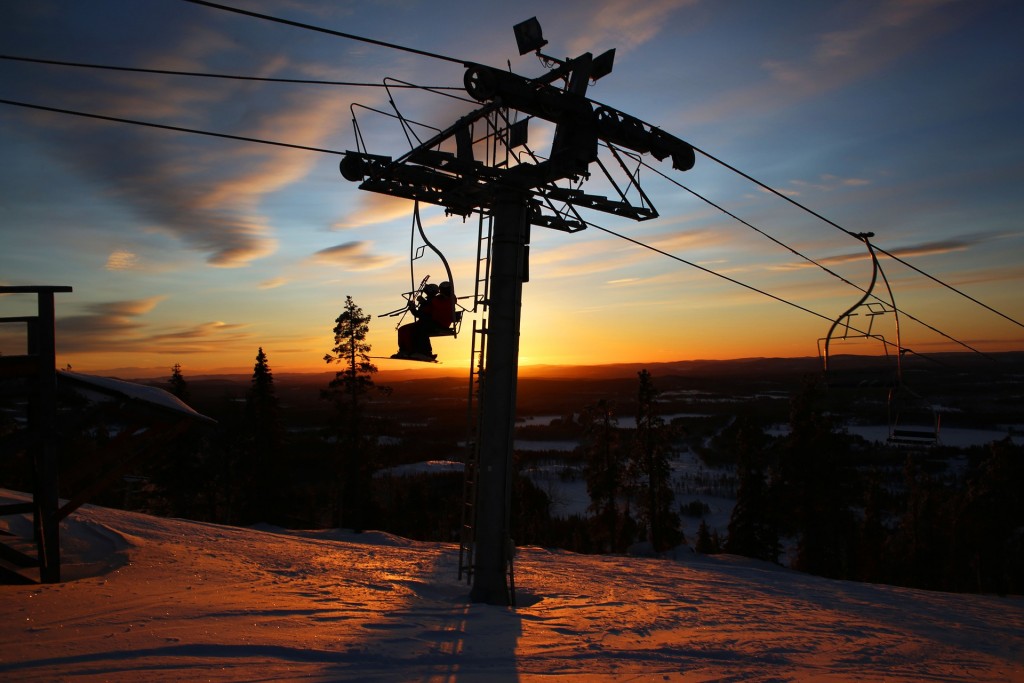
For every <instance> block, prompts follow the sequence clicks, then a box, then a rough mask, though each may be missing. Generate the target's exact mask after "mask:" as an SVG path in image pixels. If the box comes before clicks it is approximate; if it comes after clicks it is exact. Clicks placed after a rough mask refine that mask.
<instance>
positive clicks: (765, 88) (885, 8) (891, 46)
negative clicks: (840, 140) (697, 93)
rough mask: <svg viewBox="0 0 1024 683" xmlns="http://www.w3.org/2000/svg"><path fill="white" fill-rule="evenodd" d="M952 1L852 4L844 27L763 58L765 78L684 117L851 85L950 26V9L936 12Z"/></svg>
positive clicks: (717, 116)
mask: <svg viewBox="0 0 1024 683" xmlns="http://www.w3.org/2000/svg"><path fill="white" fill-rule="evenodd" d="M952 2H954V0H892V1H890V2H879V3H870V4H869V3H860V4H857V5H855V7H856V10H857V11H859V12H860V13H859V14H853V13H850V12H846V13H843V14H842V15H841V20H842V21H843V22H844V24H843V28H841V29H838V30H823V31H821V32H820V33H819V34H818V35H817V36H816V37H815V38H814V39H813V40H810V41H808V42H807V44H806V48H805V49H804V51H803V52H802V53H800V54H797V55H796V56H788V57H786V58H784V59H783V58H765V59H763V60H762V61H761V64H760V66H761V69H762V72H763V73H764V74H765V75H766V76H767V77H768V78H767V79H764V80H760V81H757V82H754V83H751V84H749V85H747V86H745V87H742V88H738V89H736V90H733V91H731V92H729V93H726V94H724V95H722V96H719V97H718V98H716V99H714V100H712V101H709V102H708V103H706V104H703V105H701V106H699V107H696V108H694V109H692V110H690V111H688V112H686V118H687V120H688V121H689V122H690V123H691V124H693V123H697V122H701V123H703V122H711V121H719V120H721V119H722V118H723V117H724V116H727V115H729V114H732V113H735V112H737V111H749V110H756V111H759V112H762V113H764V112H766V111H768V110H770V109H774V108H781V107H790V106H794V105H796V104H798V103H799V102H801V101H803V100H805V99H808V98H812V97H817V96H820V95H822V94H824V93H828V92H832V91H835V90H838V89H841V88H843V87H845V86H847V85H849V84H851V83H855V82H857V81H859V80H861V79H863V78H864V77H865V76H868V75H870V74H873V73H876V72H878V71H880V70H882V69H884V68H885V67H887V66H888V65H889V64H891V63H893V62H894V61H896V60H898V59H900V58H901V57H903V56H904V55H906V54H909V53H912V52H913V51H914V50H916V49H918V48H919V47H920V46H921V45H922V44H923V43H925V42H926V41H928V40H931V39H933V38H935V37H936V36H939V35H941V34H942V33H944V32H946V31H948V30H950V29H951V28H954V26H953V22H954V21H955V20H956V19H955V16H954V13H950V12H939V11H938V10H939V9H941V8H943V7H945V6H947V5H950V4H951V3H952ZM825 16H828V15H827V14H826V15H825ZM834 16H836V17H839V16H840V15H838V14H836V15H834ZM836 21H837V23H838V21H839V19H838V18H837V20H836Z"/></svg>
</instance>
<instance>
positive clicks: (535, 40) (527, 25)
mask: <svg viewBox="0 0 1024 683" xmlns="http://www.w3.org/2000/svg"><path fill="white" fill-rule="evenodd" d="M512 30H513V31H514V32H515V34H516V45H518V46H519V54H521V55H525V54H526V53H527V52H539V51H540V49H541V48H542V47H544V46H545V45H547V44H548V41H546V40H544V32H543V31H542V30H541V28H540V22H539V21H537V17H530V18H529V19H527V20H526V21H522V22H519V23H518V24H516V25H515V26H513V27H512Z"/></svg>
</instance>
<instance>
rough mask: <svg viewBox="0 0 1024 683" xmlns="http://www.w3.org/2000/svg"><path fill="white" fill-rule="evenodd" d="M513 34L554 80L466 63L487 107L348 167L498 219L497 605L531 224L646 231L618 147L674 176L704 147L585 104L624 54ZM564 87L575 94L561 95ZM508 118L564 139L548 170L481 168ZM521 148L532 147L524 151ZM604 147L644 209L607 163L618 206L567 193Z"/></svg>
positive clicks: (489, 588) (506, 577)
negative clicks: (638, 224)
mask: <svg viewBox="0 0 1024 683" xmlns="http://www.w3.org/2000/svg"><path fill="white" fill-rule="evenodd" d="M514 30H515V33H516V40H517V43H518V46H519V52H520V54H521V55H525V54H526V53H527V52H536V54H537V56H538V57H540V58H541V59H542V60H543V61H544V62H545V63H546V64H549V65H554V68H553V69H552V70H551V71H549V72H547V73H546V74H544V75H542V76H540V77H538V78H533V79H530V78H526V77H523V76H519V75H517V74H514V73H511V72H508V71H503V70H500V69H494V68H491V67H487V66H483V65H480V64H474V63H466V64H465V66H466V73H465V77H464V85H465V87H466V91H467V92H468V93H469V94H470V95H471V96H472V97H473V98H474V99H475V100H477V101H479V102H481V103H483V106H482V107H480V108H479V109H477V110H475V111H473V112H471V113H469V114H467V115H466V116H463V117H462V118H460V119H459V120H458V121H456V122H455V123H454V124H452V125H451V126H449V127H448V128H446V129H444V130H443V131H441V132H440V133H438V134H437V135H435V136H433V137H431V138H430V139H429V140H427V141H425V142H423V143H422V144H420V145H418V146H417V147H415V148H414V149H413V150H411V151H409V152H407V153H405V154H404V155H402V156H400V157H398V158H397V159H392V158H391V157H387V156H380V155H373V154H369V153H368V152H367V151H366V150H365V149H362V150H360V151H355V152H353V151H350V152H347V153H346V154H345V156H344V157H343V158H342V160H341V164H340V170H341V174H342V176H343V177H344V178H345V179H346V180H349V181H352V182H358V183H360V185H359V188H360V189H362V190H367V191H371V192H378V193H382V194H388V195H392V196H397V197H403V198H406V199H412V200H416V201H424V202H427V203H432V204H436V205H439V206H443V207H444V208H445V209H446V211H447V212H448V213H449V214H456V215H461V216H463V217H465V216H468V215H469V214H470V213H473V212H479V213H481V214H483V215H489V216H490V217H491V218H492V219H493V235H492V239H491V244H490V248H491V255H490V273H489V285H488V291H489V295H488V298H487V301H486V302H484V303H485V305H486V306H487V310H488V317H489V327H488V328H487V330H486V334H487V336H488V344H487V347H486V348H487V350H486V359H485V360H486V372H485V373H484V375H483V377H482V378H481V381H482V383H483V384H484V385H485V387H486V388H485V389H483V390H482V391H481V392H480V395H481V399H480V401H481V404H480V422H479V435H478V452H479V458H478V462H477V463H476V467H477V476H478V482H477V485H476V487H475V491H476V501H475V508H476V520H475V533H474V540H473V543H474V544H475V548H474V550H473V552H472V553H471V556H472V557H473V562H474V566H473V570H472V572H471V576H472V581H473V585H472V589H471V592H470V599H471V600H472V601H473V602H482V603H487V604H494V605H511V604H514V596H513V595H512V589H511V587H510V578H511V577H510V572H509V571H508V568H509V567H510V566H511V559H512V557H511V554H512V552H513V549H512V543H511V539H510V537H509V529H510V526H511V520H510V515H511V512H510V501H511V490H512V482H513V466H512V455H513V448H512V444H513V441H512V437H513V427H514V422H515V406H516V388H517V379H518V365H519V335H520V321H521V314H522V291H523V283H524V281H525V280H526V279H527V273H528V272H529V266H528V253H529V252H528V249H529V247H528V243H529V233H530V226H531V225H540V226H543V227H548V228H553V229H557V230H562V231H565V232H577V231H579V230H582V229H584V227H586V225H585V222H584V221H583V220H582V218H580V216H579V214H578V212H577V208H587V209H592V210H596V211H603V212H606V213H611V214H614V215H618V216H623V217H627V218H631V219H633V220H637V221H641V220H648V219H651V218H655V217H657V215H658V213H657V211H656V210H655V209H654V207H653V205H652V204H651V203H650V201H649V199H648V198H647V196H646V195H645V194H644V193H643V191H642V190H641V189H640V186H639V183H638V182H637V179H636V177H635V176H634V175H633V174H632V173H631V172H630V171H629V170H628V169H627V167H626V165H625V164H624V163H623V161H622V157H621V150H619V149H618V148H624V149H628V150H631V151H632V152H635V153H638V154H647V153H649V154H651V155H652V156H654V157H655V158H656V159H658V160H661V159H665V158H667V157H671V158H672V165H673V167H674V168H675V169H677V170H681V171H686V170H689V169H690V168H692V167H693V163H694V152H693V148H692V147H691V146H690V145H688V144H687V143H685V142H683V141H682V140H679V139H678V138H675V137H673V136H671V135H669V134H667V133H665V132H664V131H662V130H660V129H658V128H655V127H652V126H650V125H648V124H646V123H644V122H642V121H640V120H639V119H636V118H634V117H632V116H629V115H627V114H624V113H622V112H619V111H616V110H614V109H612V108H610V107H607V106H603V105H602V106H599V107H596V108H595V106H594V104H593V103H592V102H591V101H590V100H588V99H587V98H586V91H587V86H588V84H589V83H590V82H591V81H592V80H597V79H598V78H601V77H603V76H605V75H607V74H608V73H610V72H611V70H612V62H613V60H614V53H615V51H614V50H609V51H608V52H605V53H604V54H602V55H599V56H598V57H597V58H594V57H593V56H592V55H591V54H590V53H584V54H583V55H581V56H579V57H576V58H574V59H567V60H558V59H555V58H552V57H549V56H547V55H544V54H542V53H541V51H540V50H541V48H542V47H543V46H544V45H546V44H547V41H545V40H544V39H543V36H542V34H541V29H540V24H539V22H537V20H536V18H533V19H529V20H527V21H524V22H522V23H520V24H517V25H516V27H515V28H514ZM560 80H561V81H564V87H561V88H558V87H555V86H553V85H552V83H555V82H556V81H560ZM508 110H516V111H519V112H521V113H523V114H525V115H526V117H527V119H525V120H527V121H528V120H529V118H539V119H543V120H545V121H549V122H551V123H554V124H555V135H554V140H553V142H552V147H551V151H550V153H549V155H548V157H547V158H546V159H544V160H538V159H539V158H538V157H536V156H534V155H532V154H531V155H529V158H524V157H520V159H519V163H516V164H513V165H507V164H506V165H501V166H499V165H497V164H495V165H491V166H488V165H485V164H483V163H481V162H479V161H477V160H476V159H474V158H473V136H472V132H471V130H472V126H473V124H474V123H476V122H478V121H481V120H488V117H492V116H494V115H496V114H500V113H501V112H505V115H504V117H503V120H504V121H505V122H509V121H510V119H509V117H508V116H507V112H508ZM520 123H522V121H520ZM516 125H518V124H512V123H508V125H507V127H506V128H504V129H503V130H501V131H499V130H497V126H496V125H495V126H492V127H493V129H494V132H493V135H494V137H495V139H498V140H500V141H502V142H503V143H504V145H505V146H506V149H507V150H508V152H511V150H512V147H513V146H515V145H516V144H523V143H524V142H525V139H526V136H525V134H523V133H522V131H521V130H520V131H517V132H513V129H514V128H515V126H516ZM357 135H358V128H357ZM452 138H454V139H455V142H456V145H455V146H456V152H454V153H453V152H450V151H444V150H442V149H441V145H442V143H446V142H448V141H449V140H451V139H452ZM514 139H515V140H521V141H522V142H519V143H516V142H513V140H514ZM599 142H604V143H605V144H606V145H607V146H608V147H609V149H611V150H612V153H613V155H614V156H615V158H616V160H617V161H618V163H619V166H620V167H621V169H622V170H623V171H624V172H625V173H626V174H628V175H629V182H628V183H627V184H626V187H627V188H631V189H633V190H635V191H636V193H638V194H639V202H638V203H636V204H634V203H633V202H631V201H630V199H629V197H628V196H627V194H626V193H625V192H624V191H622V190H620V189H619V186H618V185H617V184H616V183H615V181H614V180H613V179H612V178H611V177H610V175H609V173H608V171H607V170H606V169H605V167H604V165H602V164H599V165H600V166H601V169H602V171H603V172H604V173H605V175H606V177H608V179H609V180H610V181H611V185H612V187H614V188H615V189H616V190H617V191H618V197H613V198H608V197H604V196H598V195H590V194H586V193H584V192H582V191H581V190H579V189H575V188H569V187H562V186H559V185H558V183H559V182H560V181H566V180H568V181H572V182H580V181H581V180H583V179H587V178H589V177H590V171H589V168H590V165H591V163H592V162H595V161H597V159H598V148H599ZM360 146H361V142H360ZM531 161H532V162H533V163H530V162H531Z"/></svg>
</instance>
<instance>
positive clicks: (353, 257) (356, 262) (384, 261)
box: [310, 241, 396, 270]
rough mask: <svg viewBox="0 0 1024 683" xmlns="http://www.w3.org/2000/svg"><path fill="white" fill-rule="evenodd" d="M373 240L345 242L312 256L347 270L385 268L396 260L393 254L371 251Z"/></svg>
mask: <svg viewBox="0 0 1024 683" xmlns="http://www.w3.org/2000/svg"><path fill="white" fill-rule="evenodd" d="M372 246H373V243H372V242H366V241H358V242H345V243H343V244H338V245H335V246H333V247H327V248H326V249H321V250H320V251H318V252H316V253H315V254H313V256H311V257H310V258H311V260H312V261H314V262H315V263H323V264H328V265H335V266H338V265H340V266H344V267H345V268H346V269H347V270H375V269H377V268H385V267H387V266H390V265H391V264H392V263H394V262H395V261H396V259H395V257H393V256H383V255H380V254H373V253H370V251H369V250H370V247H372Z"/></svg>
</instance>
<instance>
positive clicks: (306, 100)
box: [28, 25, 346, 268]
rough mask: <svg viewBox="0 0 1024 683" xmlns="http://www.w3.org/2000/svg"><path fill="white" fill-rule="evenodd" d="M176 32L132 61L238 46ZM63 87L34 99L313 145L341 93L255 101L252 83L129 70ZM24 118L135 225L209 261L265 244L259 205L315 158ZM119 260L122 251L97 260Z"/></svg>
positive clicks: (266, 67) (324, 135)
mask: <svg viewBox="0 0 1024 683" xmlns="http://www.w3.org/2000/svg"><path fill="white" fill-rule="evenodd" d="M179 30H180V31H181V33H180V35H178V36H177V41H176V42H174V45H173V46H172V49H168V46H167V45H163V46H161V47H160V49H159V53H160V54H161V55H163V56H162V57H160V58H159V59H150V60H146V59H145V57H144V56H141V57H139V58H138V61H139V62H141V63H143V64H146V63H149V64H151V65H154V66H159V67H165V68H166V67H170V68H178V69H194V70H197V71H216V70H217V69H213V68H209V67H208V66H206V65H208V64H211V63H213V61H214V60H217V61H218V62H220V61H223V60H225V59H233V58H236V57H237V56H238V54H239V52H240V50H241V48H239V47H238V46H236V45H235V44H234V42H233V41H232V40H231V39H230V38H226V37H225V36H223V35H222V34H220V33H218V32H217V31H214V30H212V29H209V28H203V27H195V26H192V27H190V28H187V29H185V30H182V29H181V25H179ZM285 63H286V60H284V59H283V58H280V57H277V56H270V57H267V58H265V60H264V61H263V62H262V63H257V64H255V65H249V66H247V68H246V71H251V70H253V69H255V70H256V71H257V72H267V73H270V72H275V71H277V70H279V69H281V68H283V66H284V64H285ZM220 70H221V71H223V70H224V69H223V68H221V69H220ZM75 83H76V85H75V86H72V87H66V88H64V89H63V90H62V91H61V92H59V93H57V92H53V91H51V90H48V89H46V88H44V87H42V86H40V87H39V88H38V89H37V90H36V95H35V96H36V97H38V98H39V100H40V101H42V102H49V101H59V102H61V103H63V104H65V105H66V106H68V107H69V108H72V109H77V110H81V111H85V112H90V113H97V114H102V115H109V116H116V117H123V118H128V119H132V120H141V121H149V122H155V123H166V124H170V125H177V126H184V127H188V128H196V129H199V130H205V131H212V132H223V133H227V134H232V135H240V136H244V137H250V138H256V139H261V140H274V141H283V142H288V143H292V144H299V145H307V146H324V145H323V142H324V141H325V140H326V139H328V138H329V136H330V135H332V134H333V133H334V132H335V131H336V130H337V128H338V127H339V126H341V125H342V123H343V122H344V121H345V116H344V108H345V106H346V102H345V101H344V99H343V98H340V97H338V96H337V93H326V92H323V91H315V90H301V91H299V90H297V91H285V92H286V94H284V95H282V96H275V97H264V96H263V93H262V89H263V86H262V85H260V86H252V85H245V86H241V85H239V86H234V85H232V86H225V85H224V83H223V82H218V81H214V80H207V79H189V80H180V79H177V80H176V79H166V78H154V77H150V76H141V75H136V74H132V75H123V74H117V75H107V74H103V75H100V76H90V77H89V78H83V79H82V80H80V81H76V82H75ZM28 120H31V121H32V122H33V123H35V133H36V136H37V138H38V139H39V140H40V141H41V142H42V143H43V144H45V145H46V147H47V149H48V150H49V152H50V153H51V154H52V155H54V156H56V157H59V158H60V159H61V160H62V161H63V162H64V163H66V164H69V165H70V166H71V167H72V168H74V169H76V170H77V172H78V174H79V175H80V176H81V177H82V178H83V179H86V180H87V181H88V182H89V183H90V184H92V185H99V186H100V187H101V188H103V190H104V191H105V192H106V194H107V197H108V199H109V200H111V201H112V202H114V203H116V204H120V205H121V206H122V207H123V208H124V209H126V210H127V211H129V212H130V213H132V214H134V215H136V216H137V218H138V222H139V230H156V231H160V232H163V233H165V234H168V235H171V236H173V237H174V238H176V239H178V240H180V242H181V243H182V244H183V245H184V246H185V247H186V248H188V249H190V250H195V251H199V252H201V253H203V254H205V256H206V261H207V262H208V263H209V264H210V265H213V266H220V267H237V266H245V265H247V264H249V263H250V262H251V261H253V260H255V259H259V258H261V257H264V256H267V255H269V254H271V253H273V252H274V251H275V250H276V249H277V239H276V237H275V234H274V233H275V231H276V230H275V229H276V228H277V227H278V226H275V225H273V224H272V221H271V220H270V219H269V218H268V216H267V215H265V214H264V212H263V210H262V209H261V206H262V204H263V202H264V200H265V199H266V198H267V197H268V196H269V195H271V194H273V193H275V192H278V191H280V190H282V189H284V188H287V187H288V186H290V185H293V184H294V183H296V182H297V181H299V180H301V179H302V178H304V177H305V176H306V175H307V174H308V173H309V171H310V170H311V168H312V167H313V165H314V164H315V163H316V162H317V160H318V157H317V155H315V154H312V153H309V152H303V151H298V150H291V149H286V148H280V147H272V146H261V145H257V144H253V143H243V142H229V141H224V140H221V141H217V140H214V139H212V138H209V137H200V136H196V135H187V134H183V133H176V132H168V131H154V130H152V129H150V128H144V127H139V126H132V125H126V124H115V123H97V122H95V121H89V120H87V119H76V118H72V117H55V116H30V117H28ZM126 265H127V262H126V261H125V260H124V258H120V259H117V258H115V259H113V260H112V261H110V263H109V267H111V268H118V267H124V266H126Z"/></svg>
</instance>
